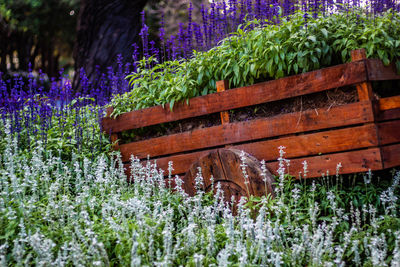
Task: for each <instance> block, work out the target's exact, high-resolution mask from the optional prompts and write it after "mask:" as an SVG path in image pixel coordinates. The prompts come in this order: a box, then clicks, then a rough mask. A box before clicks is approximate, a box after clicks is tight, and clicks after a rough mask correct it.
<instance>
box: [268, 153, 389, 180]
mask: <svg viewBox="0 0 400 267" xmlns="http://www.w3.org/2000/svg"><path fill="white" fill-rule="evenodd" d="M304 161H306V162H307V165H308V173H307V178H316V177H321V176H322V175H323V174H324V175H325V176H326V174H327V171H328V172H329V175H335V174H336V168H337V165H338V164H339V163H340V164H341V166H342V167H341V168H340V170H339V174H348V173H357V172H366V171H368V170H369V169H371V170H373V171H375V170H381V169H383V165H382V160H381V152H380V150H379V148H369V149H364V150H358V151H349V152H343V153H337V154H329V155H324V156H313V157H304V158H297V159H292V160H291V161H290V166H289V173H290V174H292V175H293V176H296V178H299V173H303V162H304ZM267 167H268V169H269V170H270V171H271V172H272V173H273V174H275V175H278V172H277V170H278V162H269V163H267ZM302 177H303V174H302Z"/></svg>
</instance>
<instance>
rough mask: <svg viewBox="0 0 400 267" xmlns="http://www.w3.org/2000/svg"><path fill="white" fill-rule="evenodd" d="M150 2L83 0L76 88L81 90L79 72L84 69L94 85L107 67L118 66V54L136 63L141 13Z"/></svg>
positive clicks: (78, 42)
mask: <svg viewBox="0 0 400 267" xmlns="http://www.w3.org/2000/svg"><path fill="white" fill-rule="evenodd" d="M146 2H147V0H97V1H96V0H82V1H81V7H80V13H79V18H78V26H77V40H76V43H75V48H74V60H75V71H76V72H75V73H76V74H75V77H74V81H73V86H74V89H75V90H76V91H80V90H81V85H80V78H79V72H80V69H81V68H83V69H84V70H85V72H86V75H87V77H88V79H89V81H90V82H91V83H92V85H93V86H96V85H97V82H98V77H97V76H98V72H97V71H96V66H98V68H99V70H100V73H102V72H103V73H104V72H106V71H107V67H113V68H114V69H115V67H116V66H117V62H116V59H117V55H118V54H121V55H122V57H123V58H124V60H125V62H127V61H131V60H132V52H133V49H132V44H133V43H134V42H136V41H137V40H138V38H137V37H138V33H139V31H140V28H141V23H140V12H141V11H142V9H143V8H144V6H145V4H146Z"/></svg>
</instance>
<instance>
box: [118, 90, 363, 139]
mask: <svg viewBox="0 0 400 267" xmlns="http://www.w3.org/2000/svg"><path fill="white" fill-rule="evenodd" d="M357 100H358V97H357V90H356V89H355V87H354V86H350V87H342V88H338V89H334V90H329V91H324V92H320V93H315V94H310V95H306V96H299V97H294V98H290V99H284V100H279V101H274V102H269V103H264V104H259V105H254V106H249V107H245V108H239V109H235V110H231V111H229V117H230V122H240V121H247V120H253V119H256V118H262V117H271V116H276V115H280V114H285V113H292V112H302V111H305V110H309V109H317V108H325V107H326V108H327V109H329V108H331V107H334V106H339V105H344V104H348V103H353V102H356V101H357ZM220 124H221V118H220V113H214V114H210V115H206V116H200V117H195V118H189V119H184V120H180V121H175V122H169V123H163V124H159V125H153V126H147V127H143V128H139V129H134V130H130V131H125V132H123V133H122V135H121V142H120V144H124V143H130V142H136V141H141V140H146V139H150V138H155V137H160V136H163V135H171V134H176V133H182V132H186V131H193V130H195V129H200V128H207V127H212V126H216V125H220Z"/></svg>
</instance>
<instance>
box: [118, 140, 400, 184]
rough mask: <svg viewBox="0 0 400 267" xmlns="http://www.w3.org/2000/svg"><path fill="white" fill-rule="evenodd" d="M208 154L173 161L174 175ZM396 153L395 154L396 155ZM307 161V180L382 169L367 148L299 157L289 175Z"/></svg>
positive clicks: (391, 162)
mask: <svg viewBox="0 0 400 267" xmlns="http://www.w3.org/2000/svg"><path fill="white" fill-rule="evenodd" d="M399 149H400V147H398V145H396V146H393V148H391V149H386V150H384V151H383V153H386V158H385V162H388V163H387V166H386V165H385V168H390V167H393V166H398V165H395V164H397V162H398V155H399V153H397V152H398V151H399ZM208 153H209V152H208V151H205V152H204V153H202V154H201V155H199V156H198V157H196V156H193V155H189V156H188V159H189V160H188V161H186V162H184V161H181V159H180V160H177V161H174V168H175V170H176V171H174V174H175V173H176V174H179V173H185V172H186V171H187V170H189V168H190V166H191V164H192V163H193V162H195V161H196V160H197V159H199V158H201V157H202V156H205V155H207V154H208ZM396 153H397V154H396ZM173 158H174V157H168V158H166V159H165V160H166V161H167V162H168V160H171V159H173ZM305 160H306V161H307V164H308V173H307V178H316V177H321V175H322V174H325V173H326V171H327V170H328V171H329V173H330V174H331V175H333V174H336V166H337V164H338V163H341V164H342V168H341V171H340V173H341V174H347V173H356V172H365V171H368V170H369V169H371V170H381V169H383V163H382V156H381V152H380V149H379V148H368V149H363V150H357V151H347V152H341V153H334V154H327V155H321V156H310V157H301V158H295V159H290V167H289V168H290V169H289V172H290V174H292V175H294V176H296V177H297V178H298V174H299V173H302V172H303V162H304V161H305ZM158 163H159V164H158V166H159V167H160V168H162V169H167V168H168V163H167V164H165V163H164V162H162V161H158ZM266 165H267V167H268V169H269V171H270V172H271V173H272V174H275V175H278V173H277V170H278V162H277V161H272V162H268V163H267V164H266ZM124 166H125V168H127V167H128V166H129V164H125V165H124Z"/></svg>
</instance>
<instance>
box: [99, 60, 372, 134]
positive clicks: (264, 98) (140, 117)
mask: <svg viewBox="0 0 400 267" xmlns="http://www.w3.org/2000/svg"><path fill="white" fill-rule="evenodd" d="M366 80H367V74H366V69H365V65H364V62H363V61H356V62H351V63H347V64H342V65H337V66H333V67H329V68H325V69H320V70H316V71H312V72H308V73H303V74H299V75H294V76H290V77H286V78H282V79H278V80H273V81H268V82H263V83H259V84H254V85H250V86H246V87H241V88H236V89H231V90H227V91H223V92H219V93H215V94H209V95H205V96H200V97H195V98H192V99H190V104H189V105H186V104H185V103H184V102H181V103H177V104H176V105H175V106H174V109H173V111H171V110H170V109H169V107H168V105H167V106H166V108H163V107H162V106H155V107H150V108H146V109H141V110H136V111H131V112H127V113H124V114H121V115H120V116H118V117H117V118H116V119H112V118H109V117H106V118H103V119H102V127H103V130H104V131H105V132H106V133H109V132H112V133H116V132H121V131H125V130H129V129H135V128H140V127H145V126H149V125H156V124H160V123H164V122H170V121H176V120H181V119H185V118H191V117H196V116H201V115H206V114H211V113H216V112H221V111H226V110H230V109H235V108H241V107H245V106H250V105H256V104H261V103H265V102H270V101H276V100H281V99H285V98H291V97H295V96H300V95H306V94H310V93H315V92H321V91H324V90H329V89H333V88H337V87H342V86H346V85H351V84H356V83H361V82H364V81H366Z"/></svg>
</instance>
